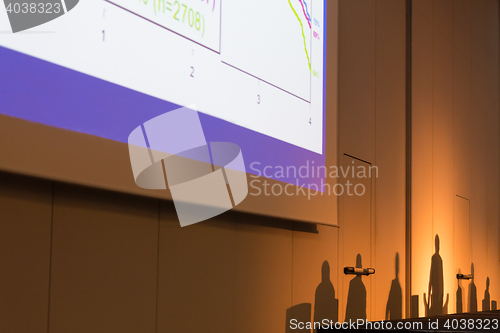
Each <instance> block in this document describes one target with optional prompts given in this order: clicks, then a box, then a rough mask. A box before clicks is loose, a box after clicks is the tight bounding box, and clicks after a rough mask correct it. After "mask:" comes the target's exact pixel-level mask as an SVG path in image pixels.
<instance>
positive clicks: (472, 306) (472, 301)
mask: <svg viewBox="0 0 500 333" xmlns="http://www.w3.org/2000/svg"><path fill="white" fill-rule="evenodd" d="M470 273H471V274H472V280H471V282H470V283H469V312H477V288H476V284H475V283H474V264H471V265H470Z"/></svg>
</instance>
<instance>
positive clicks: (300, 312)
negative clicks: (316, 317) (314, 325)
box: [285, 303, 311, 333]
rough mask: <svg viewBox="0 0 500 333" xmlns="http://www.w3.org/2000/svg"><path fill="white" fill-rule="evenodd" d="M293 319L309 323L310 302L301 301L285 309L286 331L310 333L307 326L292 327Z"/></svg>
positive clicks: (289, 332)
mask: <svg viewBox="0 0 500 333" xmlns="http://www.w3.org/2000/svg"><path fill="white" fill-rule="evenodd" d="M293 319H295V320H296V323H310V322H311V303H301V304H297V305H294V306H292V307H291V308H289V309H287V310H286V330H285V332H286V333H292V332H298V333H306V332H307V333H311V330H310V329H309V328H308V327H305V326H304V327H302V328H294V329H292V325H291V323H292V320H293Z"/></svg>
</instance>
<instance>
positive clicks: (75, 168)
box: [0, 0, 338, 226]
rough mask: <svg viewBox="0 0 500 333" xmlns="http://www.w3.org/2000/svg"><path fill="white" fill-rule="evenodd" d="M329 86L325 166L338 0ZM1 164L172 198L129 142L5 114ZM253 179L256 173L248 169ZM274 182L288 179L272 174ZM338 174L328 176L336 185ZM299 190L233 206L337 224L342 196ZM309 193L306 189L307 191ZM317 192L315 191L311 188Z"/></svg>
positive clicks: (332, 140)
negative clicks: (141, 177)
mask: <svg viewBox="0 0 500 333" xmlns="http://www.w3.org/2000/svg"><path fill="white" fill-rule="evenodd" d="M326 9H327V13H326V16H327V20H326V22H327V26H326V35H327V43H326V61H325V63H326V68H325V78H324V82H325V86H324V94H325V96H324V103H325V108H324V110H325V112H324V120H323V121H324V147H323V150H324V154H325V166H326V168H327V170H328V167H329V166H336V165H338V135H337V133H338V131H337V124H338V112H337V108H338V86H337V83H338V0H333V1H328V5H327V6H326ZM0 142H1V143H2V144H1V145H0V170H2V171H7V172H11V173H18V174H23V175H28V176H34V177H39V178H44V179H51V180H54V181H60V182H66V183H72V184H78V185H83V186H89V187H95V188H101V189H106V190H111V191H118V192H124V193H129V194H134V195H140V196H146V197H152V198H157V199H161V200H172V196H171V194H170V192H169V191H168V189H167V190H166V191H165V190H162V191H159V190H146V189H142V188H140V187H138V186H137V185H136V184H135V181H134V177H133V174H132V170H131V167H130V160H129V152H128V144H127V143H122V142H118V141H114V140H110V139H105V138H100V137H97V136H93V135H89V134H83V133H79V132H74V131H69V130H65V129H61V128H56V127H52V126H47V125H43V124H39V123H35V122H30V121H27V120H23V119H19V118H15V117H11V116H6V115H1V114H0ZM247 176H248V180H249V182H250V181H252V179H254V177H255V176H254V175H250V174H248V175H247ZM266 180H267V182H268V183H269V186H270V187H272V186H273V185H274V184H279V186H281V187H284V186H286V185H288V184H287V183H284V182H280V181H277V180H273V179H267V178H266ZM337 181H338V179H335V178H330V177H326V178H325V184H328V186H329V187H330V188H333V186H335V184H336V183H337ZM291 188H292V190H290V192H291V193H296V194H297V195H292V196H288V195H279V196H275V195H270V196H266V195H263V194H262V195H259V196H254V195H251V194H249V195H248V196H247V198H246V199H245V200H244V201H243V202H242V203H241V204H239V205H238V206H236V207H234V208H233V210H236V211H240V212H245V213H252V214H257V215H266V216H273V217H277V218H284V219H289V220H296V221H301V222H309V223H317V224H325V225H332V226H338V218H337V212H338V197H337V196H335V195H327V194H323V193H321V192H316V193H315V191H313V190H311V192H309V191H308V190H306V191H300V190H299V189H298V187H297V186H296V185H291ZM303 193H304V194H303ZM312 193H315V195H314V196H309V194H312Z"/></svg>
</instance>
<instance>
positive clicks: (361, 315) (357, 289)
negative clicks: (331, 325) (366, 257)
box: [345, 254, 366, 322]
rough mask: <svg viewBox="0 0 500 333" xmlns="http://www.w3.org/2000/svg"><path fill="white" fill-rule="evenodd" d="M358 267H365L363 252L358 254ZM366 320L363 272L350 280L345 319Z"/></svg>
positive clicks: (347, 320)
mask: <svg viewBox="0 0 500 333" xmlns="http://www.w3.org/2000/svg"><path fill="white" fill-rule="evenodd" d="M356 268H363V265H362V261H361V254H358V255H357V256H356ZM358 319H365V320H366V287H365V285H364V283H363V281H362V280H361V274H356V277H354V278H353V279H352V280H351V282H349V292H348V294H347V305H346V309H345V321H346V322H349V320H352V321H356V320H358Z"/></svg>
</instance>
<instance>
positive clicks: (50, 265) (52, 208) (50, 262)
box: [47, 182, 55, 333]
mask: <svg viewBox="0 0 500 333" xmlns="http://www.w3.org/2000/svg"><path fill="white" fill-rule="evenodd" d="M54 187H55V182H52V205H51V212H50V249H49V297H48V304H47V333H48V332H50V287H51V284H52V237H53V230H54V196H55V189H54Z"/></svg>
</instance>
